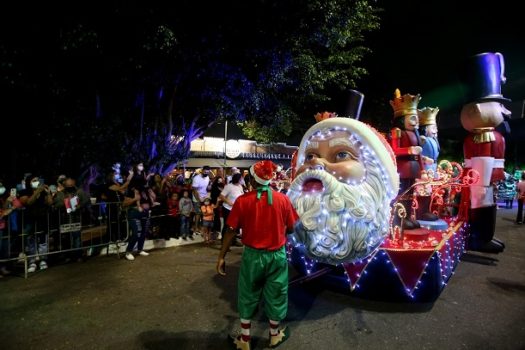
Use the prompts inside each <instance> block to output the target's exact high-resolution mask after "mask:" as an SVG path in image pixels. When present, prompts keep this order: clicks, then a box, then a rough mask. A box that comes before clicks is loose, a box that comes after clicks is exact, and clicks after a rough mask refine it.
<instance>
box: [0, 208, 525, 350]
mask: <svg viewBox="0 0 525 350" xmlns="http://www.w3.org/2000/svg"><path fill="white" fill-rule="evenodd" d="M515 212H516V208H514V209H500V210H498V220H497V233H496V236H497V237H498V238H500V239H502V240H504V241H505V243H506V245H507V249H506V250H505V252H504V253H502V254H498V255H490V254H481V253H472V252H467V253H466V254H465V255H464V256H463V258H462V261H461V262H460V263H459V265H458V267H457V269H456V272H455V275H454V276H453V277H452V278H451V279H450V281H449V283H448V286H447V287H446V288H445V289H444V290H443V292H442V293H441V295H440V296H439V298H438V299H437V300H436V301H435V302H433V303H414V304H407V303H391V302H390V303H389V302H377V301H370V300H364V299H358V298H355V297H351V296H349V295H345V294H341V293H339V292H336V291H331V290H328V289H326V288H325V287H323V286H320V285H317V284H316V283H315V282H308V283H305V284H300V285H295V286H293V287H292V288H291V289H290V298H289V300H290V307H289V312H288V317H287V320H286V323H287V324H288V325H289V326H290V327H291V331H292V335H291V337H290V339H289V340H288V341H287V342H286V343H284V344H283V345H282V346H281V347H279V348H280V349H301V350H309V349H312V350H319V349H331V350H337V349H353V350H357V349H447V350H451V349H525V272H524V271H525V240H524V238H525V225H521V226H518V225H515V224H514V217H515ZM232 250H233V251H232V252H231V253H230V254H229V255H228V256H227V276H225V277H221V276H218V275H216V274H215V262H216V259H217V254H218V246H216V247H206V246H204V245H203V244H202V243H196V244H192V245H186V246H180V247H173V248H164V249H156V250H153V251H152V252H151V255H150V256H148V257H137V259H136V260H135V261H132V262H130V261H126V260H125V259H118V258H117V256H116V255H109V256H99V257H95V258H91V259H90V260H88V261H87V262H84V263H74V264H65V265H60V266H51V267H50V268H49V269H48V270H47V271H44V272H37V273H35V274H33V275H31V276H30V277H29V278H28V279H24V278H21V277H10V278H4V279H2V280H0V300H1V302H0V349H4V350H7V349H38V350H44V349H126V350H131V349H152V350H153V349H227V348H228V344H227V343H226V335H227V333H228V332H230V331H232V330H236V329H238V318H237V314H236V295H237V294H236V278H237V274H238V270H239V261H240V255H241V252H242V248H239V247H234V248H232ZM290 273H291V274H292V277H293V275H294V271H293V269H291V270H290ZM267 333H268V329H267V321H266V319H265V318H264V316H263V314H262V312H260V313H259V315H258V317H257V319H256V320H253V325H252V336H253V343H252V349H264V348H267V347H268V338H267Z"/></svg>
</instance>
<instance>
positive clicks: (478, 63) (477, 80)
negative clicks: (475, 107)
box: [460, 52, 510, 103]
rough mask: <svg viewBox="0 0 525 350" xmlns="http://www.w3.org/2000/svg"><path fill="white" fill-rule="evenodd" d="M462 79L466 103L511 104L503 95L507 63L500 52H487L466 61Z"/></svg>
mask: <svg viewBox="0 0 525 350" xmlns="http://www.w3.org/2000/svg"><path fill="white" fill-rule="evenodd" d="M460 78H461V80H462V83H463V87H464V89H465V98H466V102H467V103H470V102H489V101H496V102H510V100H509V99H508V98H505V97H503V95H502V94H501V85H502V84H505V81H506V78H505V62H504V59H503V55H502V54H501V53H499V52H485V53H480V54H477V55H474V56H472V57H469V58H468V59H467V60H466V61H465V65H464V68H463V71H462V73H461V75H460Z"/></svg>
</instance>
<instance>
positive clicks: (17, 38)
mask: <svg viewBox="0 0 525 350" xmlns="http://www.w3.org/2000/svg"><path fill="white" fill-rule="evenodd" d="M35 6H36V7H32V8H30V9H26V8H21V5H18V7H16V6H15V8H9V9H7V10H6V13H5V14H6V17H9V19H8V20H7V21H6V22H4V23H2V25H1V26H2V27H1V29H2V34H1V35H2V40H1V41H0V52H1V53H2V60H1V66H0V69H1V71H0V74H1V75H0V79H1V83H2V93H3V96H4V97H5V98H6V101H7V104H8V108H7V110H8V113H9V116H10V118H9V121H8V124H7V126H8V127H12V128H16V130H17V135H19V139H20V140H21V142H19V145H18V147H16V148H15V149H14V150H13V153H12V159H11V162H12V163H13V164H15V165H16V166H15V167H14V168H15V169H17V168H18V172H19V173H21V172H23V171H26V170H30V169H26V167H32V168H33V169H31V170H33V171H37V170H39V171H42V172H48V173H49V172H50V171H51V172H55V171H63V172H70V173H76V172H78V171H79V170H81V169H85V168H87V167H88V166H90V165H93V164H97V165H99V166H100V167H105V168H107V167H109V165H110V164H112V163H113V162H116V161H121V162H123V163H133V162H137V161H144V162H145V163H146V164H147V165H148V166H149V167H151V168H152V169H154V170H157V171H165V170H167V169H168V168H169V167H170V166H173V165H174V164H176V162H177V161H178V160H182V159H185V158H187V156H188V154H189V145H190V142H191V141H192V140H193V139H195V138H197V137H199V136H200V135H202V133H203V131H204V130H206V128H209V127H213V125H214V123H215V122H217V121H223V120H228V121H232V122H233V121H235V122H237V123H239V125H240V126H241V128H242V129H243V131H244V132H245V134H246V135H247V136H248V137H250V138H253V139H255V140H257V141H262V142H271V141H284V140H286V139H287V137H288V136H289V135H290V134H291V133H292V132H294V133H303V132H304V131H305V130H306V128H307V127H308V126H310V125H311V124H312V123H313V121H312V120H313V114H315V113H316V112H317V111H319V110H321V109H323V108H326V107H325V106H328V105H329V102H330V100H331V98H332V97H333V95H334V94H335V93H337V92H338V91H345V90H346V89H349V88H355V87H356V81H357V80H358V79H359V78H361V77H362V76H363V75H364V74H366V70H365V68H364V67H363V65H362V62H361V60H362V59H363V57H364V56H365V54H366V53H367V52H368V49H367V48H366V46H365V45H364V35H365V34H366V33H367V32H370V31H373V30H376V29H377V28H378V27H379V18H378V15H377V14H378V9H376V8H374V6H373V4H372V2H370V1H366V0H328V1H293V0H283V1H267V0H254V1H239V0H234V1H225V2H218V1H198V0H193V1H187V0H182V1H175V2H166V3H160V4H149V3H148V4H147V5H146V4H142V5H132V4H118V5H116V4H113V3H106V4H104V5H100V6H96V5H94V4H92V3H85V4H84V5H83V6H84V8H82V7H79V6H80V5H79V4H77V3H75V4H73V3H72V4H70V5H69V7H67V6H66V7H64V6H63V5H58V4H50V3H46V4H38V5H35ZM43 14H45V15H43ZM21 122H23V123H21ZM29 144H36V145H38V147H37V148H35V147H28V146H27V145H29ZM43 151H45V153H44V152H43ZM35 168H36V169H35ZM18 175H19V174H18V173H17V174H16V176H18Z"/></svg>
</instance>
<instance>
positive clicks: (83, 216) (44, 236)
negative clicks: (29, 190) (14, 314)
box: [0, 202, 129, 278]
mask: <svg viewBox="0 0 525 350" xmlns="http://www.w3.org/2000/svg"><path fill="white" fill-rule="evenodd" d="M78 210H79V211H80V213H79V214H80V215H77V216H76V217H77V218H78V220H72V218H73V216H71V215H68V214H66V213H65V211H64V209H54V208H51V207H50V208H48V210H47V212H46V213H45V214H44V213H43V214H42V215H41V216H40V217H39V219H37V220H34V219H32V218H30V217H29V216H28V215H27V213H26V211H25V209H15V210H14V211H12V212H11V214H9V215H8V216H6V217H4V219H5V220H6V227H5V228H4V229H3V234H2V235H1V236H0V248H1V249H0V250H1V251H2V255H0V263H2V264H7V263H8V264H11V265H13V266H14V267H15V268H16V267H17V266H20V265H21V264H23V275H24V277H25V278H27V276H28V267H29V264H30V262H35V263H37V265H39V261H42V260H54V261H55V262H60V260H62V261H64V262H66V261H68V259H70V257H71V256H73V257H81V256H82V257H84V255H87V256H92V255H96V254H97V253H101V252H102V251H103V250H104V249H105V250H106V254H111V253H113V252H116V253H117V256H118V257H119V258H120V247H121V246H122V245H125V244H126V241H127V240H128V238H129V229H128V224H127V218H126V212H125V210H123V209H122V207H121V204H120V203H119V202H112V203H109V202H101V203H96V204H90V205H88V206H85V207H82V208H79V209H78Z"/></svg>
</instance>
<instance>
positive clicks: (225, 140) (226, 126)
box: [224, 120, 228, 167]
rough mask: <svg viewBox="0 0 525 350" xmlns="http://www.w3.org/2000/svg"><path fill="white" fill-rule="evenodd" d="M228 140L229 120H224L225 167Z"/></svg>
mask: <svg viewBox="0 0 525 350" xmlns="http://www.w3.org/2000/svg"><path fill="white" fill-rule="evenodd" d="M227 141H228V121H227V120H225V121H224V167H226V142H227Z"/></svg>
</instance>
